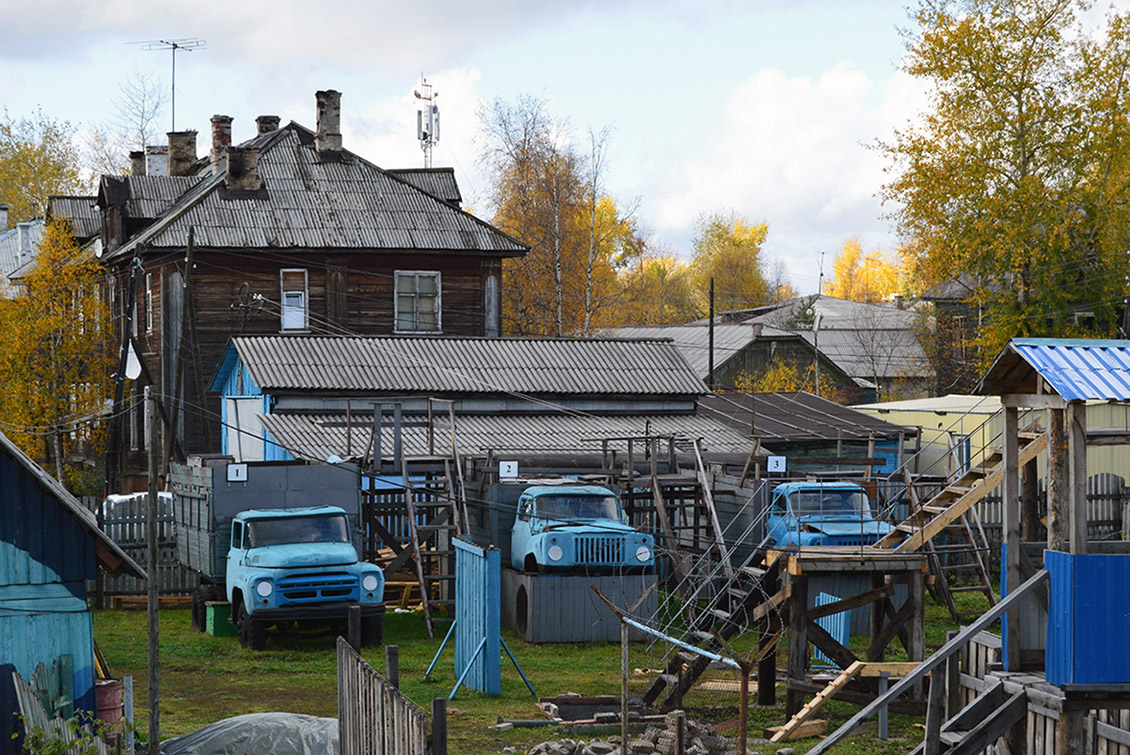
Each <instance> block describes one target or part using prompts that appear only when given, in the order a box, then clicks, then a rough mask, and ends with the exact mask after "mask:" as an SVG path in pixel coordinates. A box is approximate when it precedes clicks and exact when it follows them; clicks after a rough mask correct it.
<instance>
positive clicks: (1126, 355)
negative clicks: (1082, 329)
mask: <svg viewBox="0 0 1130 755" xmlns="http://www.w3.org/2000/svg"><path fill="white" fill-rule="evenodd" d="M1045 385H1046V386H1047V387H1048V388H1050V389H1051V390H1053V391H1055V392H1056V393H1058V394H1059V395H1060V397H1061V398H1063V399H1064V400H1065V401H1080V400H1105V401H1130V341H1121V340H1100V339H1084V338H1014V339H1012V340H1011V341H1009V343H1008V345H1007V346H1005V347H1004V349H1003V350H1002V351H1001V353H1000V354H998V355H997V358H996V359H995V360H994V361H993V364H992V366H991V367H990V368H989V370H988V372H986V373H985V376H984V377H982V378H981V382H980V383H979V384H978V385H977V392H978V393H993V394H1006V393H1041V392H1043V393H1046V392H1047V390H1046V388H1045Z"/></svg>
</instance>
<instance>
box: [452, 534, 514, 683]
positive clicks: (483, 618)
mask: <svg viewBox="0 0 1130 755" xmlns="http://www.w3.org/2000/svg"><path fill="white" fill-rule="evenodd" d="M454 542H455V674H456V676H460V675H462V674H463V672H464V671H465V670H466V669H467V664H468V663H470V662H471V658H472V657H474V656H475V652H476V650H478V648H479V645H480V644H481V645H482V649H481V650H478V656H477V657H475V660H474V662H473V663H471V669H470V672H469V673H468V674H467V677H466V679H465V681H464V682H463V683H464V684H465V685H467V686H468V687H470V688H471V689H477V690H479V691H481V692H485V693H486V694H488V695H500V694H502V665H501V663H502V658H501V649H500V645H501V643H502V636H501V628H502V610H501V609H502V606H501V604H500V600H501V594H502V593H501V590H502V551H500V550H497V549H495V548H490V549H485V548H480V547H478V546H477V545H471V544H470V543H468V542H466V541H464V540H461V539H459V538H456V539H455V541H454Z"/></svg>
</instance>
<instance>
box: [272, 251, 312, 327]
mask: <svg viewBox="0 0 1130 755" xmlns="http://www.w3.org/2000/svg"><path fill="white" fill-rule="evenodd" d="M288 273H289V274H291V275H296V274H298V273H301V274H302V290H301V291H299V290H298V289H296V288H287V282H286V280H287V274H288ZM296 293H300V294H302V308H301V312H302V325H301V327H297V328H292V327H287V325H286V322H287V313H288V311H293V310H296V309H298V308H297V307H293V306H289V305H287V303H286V299H287V294H296ZM279 330H280V331H281V332H284V333H309V332H310V273H309V271H308V270H307V269H306V268H304V267H285V268H282V269H280V270H279Z"/></svg>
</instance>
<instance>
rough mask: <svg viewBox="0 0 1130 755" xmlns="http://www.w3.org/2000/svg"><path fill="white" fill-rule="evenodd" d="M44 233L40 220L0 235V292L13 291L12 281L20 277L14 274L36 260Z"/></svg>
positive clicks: (21, 224) (18, 226)
mask: <svg viewBox="0 0 1130 755" xmlns="http://www.w3.org/2000/svg"><path fill="white" fill-rule="evenodd" d="M43 233H44V223H43V221H42V220H38V219H37V220H29V221H28V222H26V223H19V224H17V225H16V227H15V228H13V229H12V230H10V231H6V232H3V233H0V292H4V293H10V292H11V291H12V286H11V281H12V280H15V279H16V278H17V277H19V276H14V274H15V273H16V271H17V270H19V269H20V268H23V267H25V266H26V265H28V264H30V263H31V261H32V260H34V259H35V254H36V252H37V251H38V249H39V242H40V241H42V240H43Z"/></svg>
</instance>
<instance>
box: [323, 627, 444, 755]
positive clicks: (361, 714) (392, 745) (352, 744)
mask: <svg viewBox="0 0 1130 755" xmlns="http://www.w3.org/2000/svg"><path fill="white" fill-rule="evenodd" d="M337 719H338V737H339V742H340V744H341V755H427V753H428V718H427V715H426V714H425V713H424V711H423V710H421V709H420V708H418V707H416V706H415V705H414V704H413V703H412V702H411V701H409V700H408V698H406V697H405V696H404V695H402V694H401V693H400V690H398V689H396V687H394V686H392V685H391V684H390V683H389V682H387V681H385V679H384V678H382V677H381V675H380V674H378V673H377V672H376V670H374V669H373V667H372V666H370V665H369V664H368V663H366V662H365V660H364V659H363V658H362V657H361V656H360V655H359V654H358V653H357V651H355V650H354V649H353V648H352V647H350V645H349V643H348V642H346V641H345V639H343V638H341V637H338V638H337Z"/></svg>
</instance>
